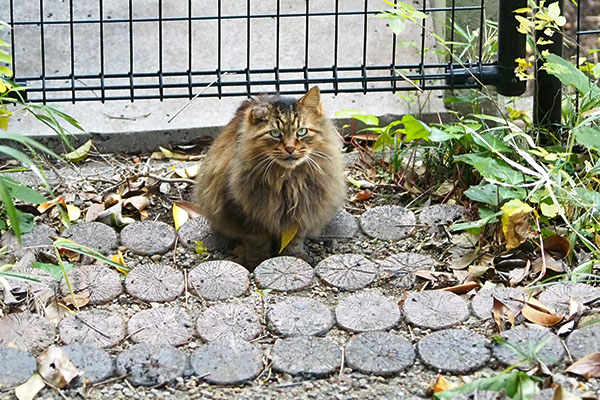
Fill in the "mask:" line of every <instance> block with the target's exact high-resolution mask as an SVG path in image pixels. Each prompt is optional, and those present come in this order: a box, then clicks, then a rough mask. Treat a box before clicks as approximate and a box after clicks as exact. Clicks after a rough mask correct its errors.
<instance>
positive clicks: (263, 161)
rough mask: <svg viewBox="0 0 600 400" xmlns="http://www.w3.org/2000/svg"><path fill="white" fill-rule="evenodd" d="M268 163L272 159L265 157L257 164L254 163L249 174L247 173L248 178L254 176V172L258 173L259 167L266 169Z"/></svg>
mask: <svg viewBox="0 0 600 400" xmlns="http://www.w3.org/2000/svg"><path fill="white" fill-rule="evenodd" d="M269 161H272V158H269V157H265V158H264V159H262V160H260V161H259V162H258V163H256V165H255V166H254V167H253V168H252V169H251V170H250V172H249V173H248V176H249V177H250V176H252V174H254V173H255V172H258V171H260V168H261V167H266V166H267V165H268V163H269Z"/></svg>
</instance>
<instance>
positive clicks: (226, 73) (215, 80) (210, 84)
mask: <svg viewBox="0 0 600 400" xmlns="http://www.w3.org/2000/svg"><path fill="white" fill-rule="evenodd" d="M229 74H230V73H229V72H224V73H222V74H221V76H225V75H229ZM220 79H221V77H219V76H218V77H216V78H215V79H214V80H213V81H212V82H211V83H209V84H208V85H206V86H205V87H204V89H202V90H201V91H199V92H198V93H196V95H195V96H194V97H192V99H191V100H190V101H188V102H187V103H185V105H184V106H183V107H181V109H180V110H179V111H177V112H176V113H175V115H173V116H172V117H171V119H170V120H169V121H167V123H168V124H170V123H171V121H173V120H174V119H175V118H177V116H178V115H179V114H181V113H182V112H183V110H185V109H186V108H187V107H188V106H189V105H190V104H192V103H193V102H194V100H196V99H197V98H198V96H200V95H201V94H202V93H204V92H206V90H207V89H208V88H209V87H211V86H212V85H213V84H215V82H217V81H219V80H220Z"/></svg>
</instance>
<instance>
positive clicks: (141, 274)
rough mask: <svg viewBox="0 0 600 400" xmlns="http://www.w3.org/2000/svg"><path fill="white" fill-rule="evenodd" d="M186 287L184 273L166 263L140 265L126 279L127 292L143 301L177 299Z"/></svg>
mask: <svg viewBox="0 0 600 400" xmlns="http://www.w3.org/2000/svg"><path fill="white" fill-rule="evenodd" d="M184 288H185V285H184V280H183V273H182V272H181V271H178V270H176V269H175V268H173V267H170V266H168V265H166V264H143V265H140V266H138V267H135V268H134V269H133V270H131V272H129V274H127V278H126V279H125V289H127V293H129V294H130V295H132V296H133V297H135V298H137V299H140V300H143V301H156V302H165V301H171V300H175V299H176V298H177V296H179V295H180V294H181V293H183V289H184Z"/></svg>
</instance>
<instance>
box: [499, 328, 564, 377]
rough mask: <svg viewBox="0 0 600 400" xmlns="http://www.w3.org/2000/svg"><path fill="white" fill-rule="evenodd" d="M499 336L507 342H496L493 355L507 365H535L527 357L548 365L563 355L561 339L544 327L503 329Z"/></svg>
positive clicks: (528, 366) (526, 366)
mask: <svg viewBox="0 0 600 400" xmlns="http://www.w3.org/2000/svg"><path fill="white" fill-rule="evenodd" d="M500 336H501V337H502V339H503V340H505V341H506V342H507V344H504V343H496V345H495V346H494V356H495V357H496V358H497V359H498V361H500V362H501V363H502V364H504V365H507V366H508V365H515V364H519V365H518V367H517V368H519V369H522V370H524V371H525V370H529V369H531V368H533V367H534V366H535V365H534V364H533V363H531V362H530V361H529V360H528V359H527V358H531V359H538V360H541V361H542V362H544V364H546V365H547V366H549V367H550V366H552V365H555V364H557V363H558V362H560V360H562V359H563V357H564V356H565V349H564V347H563V345H562V342H561V340H560V339H559V338H558V336H556V335H555V334H553V333H552V332H550V331H548V330H546V329H541V328H516V329H511V330H508V331H504V332H502V333H500ZM542 343H543V344H542ZM540 346H541V347H540ZM536 349H537V351H536Z"/></svg>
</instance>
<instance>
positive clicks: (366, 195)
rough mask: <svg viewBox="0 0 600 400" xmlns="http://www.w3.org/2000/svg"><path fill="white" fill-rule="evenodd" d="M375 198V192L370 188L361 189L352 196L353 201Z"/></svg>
mask: <svg viewBox="0 0 600 400" xmlns="http://www.w3.org/2000/svg"><path fill="white" fill-rule="evenodd" d="M372 198H373V193H371V191H370V190H369V189H365V190H361V191H360V192H358V193H356V194H355V195H354V196H353V197H352V201H365V200H369V199H372Z"/></svg>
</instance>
